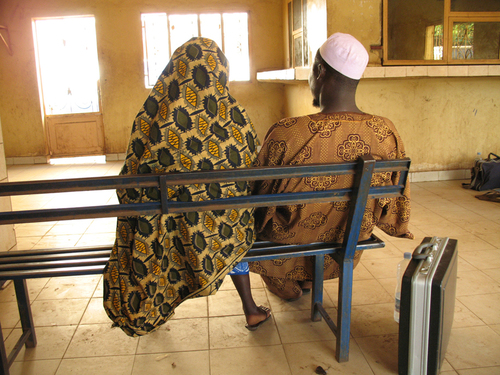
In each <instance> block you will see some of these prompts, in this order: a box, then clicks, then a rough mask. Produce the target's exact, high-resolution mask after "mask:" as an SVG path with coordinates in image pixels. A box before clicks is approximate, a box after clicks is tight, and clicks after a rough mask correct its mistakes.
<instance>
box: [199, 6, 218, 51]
mask: <svg viewBox="0 0 500 375" xmlns="http://www.w3.org/2000/svg"><path fill="white" fill-rule="evenodd" d="M200 29H201V36H203V37H205V38H209V39H212V40H213V41H214V42H215V43H217V45H218V46H219V48H222V23H221V15H220V14H219V13H216V14H200Z"/></svg>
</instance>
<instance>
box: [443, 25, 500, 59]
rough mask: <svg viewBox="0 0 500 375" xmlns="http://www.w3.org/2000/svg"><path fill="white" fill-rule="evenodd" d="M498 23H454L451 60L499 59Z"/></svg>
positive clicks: (499, 35)
mask: <svg viewBox="0 0 500 375" xmlns="http://www.w3.org/2000/svg"><path fill="white" fill-rule="evenodd" d="M499 40H500V22H454V23H453V45H452V54H451V55H452V59H454V60H469V59H474V60H481V59H498V58H500V49H499V44H500V43H499Z"/></svg>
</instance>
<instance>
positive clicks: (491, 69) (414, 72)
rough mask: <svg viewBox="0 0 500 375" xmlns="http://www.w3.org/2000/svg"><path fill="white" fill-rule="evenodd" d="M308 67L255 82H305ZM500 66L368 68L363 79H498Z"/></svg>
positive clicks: (273, 73)
mask: <svg viewBox="0 0 500 375" xmlns="http://www.w3.org/2000/svg"><path fill="white" fill-rule="evenodd" d="M309 70H310V68H308V67H303V68H291V69H282V70H270V71H263V72H257V81H260V82H276V83H296V82H297V81H307V79H308V77H309ZM499 76H500V65H446V66H435V65H434V66H421V65H419V66H368V67H367V68H366V70H365V72H364V73H363V77H362V78H364V79H370V78H371V79H380V78H415V77H434V78H439V77H499Z"/></svg>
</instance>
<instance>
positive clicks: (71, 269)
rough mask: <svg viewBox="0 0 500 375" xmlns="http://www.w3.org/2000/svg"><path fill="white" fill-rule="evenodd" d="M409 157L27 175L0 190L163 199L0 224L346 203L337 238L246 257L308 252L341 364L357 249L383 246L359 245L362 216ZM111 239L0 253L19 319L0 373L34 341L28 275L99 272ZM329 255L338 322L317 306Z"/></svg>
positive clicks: (3, 217) (388, 191)
mask: <svg viewBox="0 0 500 375" xmlns="http://www.w3.org/2000/svg"><path fill="white" fill-rule="evenodd" d="M409 168H410V159H407V158H406V159H401V160H388V161H380V160H379V161H375V160H374V159H373V157H372V156H371V155H365V156H362V157H360V158H359V159H358V161H356V162H348V163H332V164H308V165H301V166H298V165H294V166H280V167H258V168H246V169H233V170H222V171H221V170H218V171H197V172H188V173H175V174H162V175H154V174H149V175H133V176H107V177H98V178H82V179H67V180H46V181H27V182H16V183H2V184H0V196H13V195H23V194H42V193H59V192H74V191H89V190H105V189H123V188H157V189H159V192H160V196H161V201H160V202H154V203H138V204H126V205H104V206H93V207H76V208H59V209H48V210H47V209H40V210H30V211H15V212H1V213H0V225H2V224H14V223H29V222H43V221H55V220H75V219H84V218H103V217H117V216H138V215H155V214H162V213H183V212H193V211H204V210H219V209H227V208H239V207H263V206H283V205H291V204H299V203H313V202H333V201H350V202H351V204H350V209H349V216H348V221H347V227H346V231H345V233H346V234H347V235H346V236H345V238H344V241H343V243H342V244H338V243H313V244H304V245H283V244H276V243H272V242H266V241H257V242H256V243H255V244H254V246H253V247H252V249H250V250H249V251H248V253H247V254H246V256H245V258H244V259H245V260H246V261H254V260H265V259H266V260H267V259H276V258H284V257H296V256H314V258H315V273H314V280H313V288H312V298H311V320H313V321H319V320H321V318H322V317H323V318H324V319H325V321H326V323H327V324H328V326H329V327H330V329H331V330H332V332H333V333H334V334H335V336H336V339H337V345H336V353H335V357H336V359H337V360H338V361H339V362H345V361H348V360H349V338H350V324H351V302H352V282H353V259H354V254H355V251H356V250H367V249H373V248H380V247H383V246H385V244H384V243H383V241H381V240H380V239H379V238H377V237H376V236H374V235H373V236H372V238H371V239H369V240H367V241H363V242H359V243H358V238H359V233H360V228H361V222H362V219H363V214H364V210H365V207H366V202H367V200H368V199H376V198H391V197H398V196H401V195H402V192H403V190H404V188H405V185H406V183H407V180H408V172H409ZM382 172H399V173H400V175H399V181H398V183H397V184H396V185H389V186H372V187H370V182H371V179H372V175H373V174H374V173H382ZM342 174H351V175H354V182H353V186H352V188H346V189H336V190H327V191H314V192H298V193H286V194H269V195H252V196H243V197H231V198H223V199H216V200H211V201H202V202H172V201H168V198H167V187H168V186H173V185H185V184H193V183H216V182H225V181H255V180H273V179H284V178H301V177H309V176H329V175H342ZM111 247H112V245H106V246H94V247H85V248H83V247H82V248H70V249H44V250H31V251H12V252H3V253H0V281H1V280H13V281H14V285H15V290H16V296H17V301H18V307H19V314H20V317H21V324H22V329H23V334H22V336H21V338H20V339H19V340H18V342H17V344H16V345H15V347H14V349H13V350H12V351H11V353H10V354H9V355H7V353H6V350H5V346H4V345H3V336H2V333H1V326H0V340H1V347H0V359H1V367H0V375H2V374H8V373H9V367H10V365H11V364H12V362H13V361H14V359H15V358H16V356H17V354H18V353H19V351H20V350H21V348H22V346H23V345H26V347H34V346H36V335H35V328H34V325H33V318H32V314H31V308H30V302H29V297H28V291H27V287H26V279H29V278H40V277H58V276H76V275H91V274H101V273H102V272H103V268H104V265H105V264H106V262H107V260H108V259H109V253H110V251H111ZM326 254H328V255H331V256H332V257H333V258H334V259H335V260H336V261H337V263H338V264H339V265H340V276H339V290H338V312H337V322H336V323H335V322H333V320H332V319H331V318H330V317H329V315H328V314H327V312H326V311H325V309H324V308H323V304H322V301H323V266H324V257H325V255H326Z"/></svg>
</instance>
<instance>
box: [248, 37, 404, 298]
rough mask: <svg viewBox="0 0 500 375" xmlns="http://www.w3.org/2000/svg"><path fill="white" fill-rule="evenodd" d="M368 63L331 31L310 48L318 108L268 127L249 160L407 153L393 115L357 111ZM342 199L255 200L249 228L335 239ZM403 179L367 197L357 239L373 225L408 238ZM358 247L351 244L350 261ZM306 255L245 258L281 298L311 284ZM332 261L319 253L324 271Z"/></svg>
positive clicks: (273, 237) (282, 188)
mask: <svg viewBox="0 0 500 375" xmlns="http://www.w3.org/2000/svg"><path fill="white" fill-rule="evenodd" d="M367 64H368V53H367V52H366V49H365V48H364V47H363V45H362V44H361V43H360V42H359V41H358V40H357V39H356V38H354V37H353V36H352V35H349V34H343V33H335V34H333V35H332V36H330V37H329V38H328V40H326V41H325V42H324V44H323V45H322V46H321V47H320V48H319V50H318V52H317V53H316V56H315V59H314V63H313V66H312V68H311V71H310V75H309V87H310V89H311V93H312V97H313V105H314V106H315V107H318V108H319V110H320V112H319V113H315V114H310V115H307V116H299V117H292V118H285V119H283V120H281V121H279V122H277V123H276V124H274V125H273V126H272V127H271V128H270V129H269V131H268V133H267V135H266V138H265V140H264V143H263V146H262V149H261V151H260V152H259V155H258V157H257V161H256V162H255V165H256V166H263V165H272V166H278V165H279V166H281V165H290V164H311V163H332V162H349V161H354V160H356V159H357V158H358V157H359V156H360V155H364V154H371V155H373V157H374V158H375V159H400V158H404V157H405V156H406V153H405V150H404V146H403V142H402V140H401V137H400V136H399V134H398V132H397V130H396V128H395V127H394V125H393V123H392V122H391V121H390V120H389V119H387V118H385V117H382V116H376V115H371V114H367V113H364V112H363V111H361V110H360V109H359V108H358V106H357V104H356V98H355V97H356V90H357V87H358V84H359V82H360V79H361V77H362V76H363V72H364V70H365V68H366V66H367ZM397 178H398V176H397V174H396V173H392V174H391V173H382V174H377V175H375V176H374V178H373V181H372V183H373V184H375V185H380V186H381V185H392V184H395V183H396V181H397ZM351 185H352V176H329V177H321V178H303V179H294V180H293V181H290V180H287V181H282V180H274V181H261V182H259V183H256V184H255V185H254V188H253V190H252V194H268V193H270V192H273V193H276V192H283V193H288V192H295V191H312V190H328V189H335V188H346V187H350V186H351ZM347 213H348V203H346V202H335V203H333V204H332V203H317V204H306V205H294V206H284V207H262V208H258V209H256V211H255V230H256V232H257V237H258V239H260V240H267V241H273V242H278V243H286V244H306V243H312V242H342V239H343V236H344V233H345V226H346V220H347ZM409 219H410V185H409V183H408V184H407V185H406V189H405V191H404V193H403V196H402V197H398V198H392V199H383V200H377V199H371V200H369V201H368V203H367V206H366V209H365V214H364V217H363V223H362V225H361V232H360V238H359V240H360V241H362V240H366V239H368V238H369V237H370V236H371V234H372V231H373V229H374V228H375V226H377V227H379V228H380V229H382V230H383V231H384V232H386V233H387V234H389V235H391V236H395V237H403V238H409V239H412V238H413V234H412V233H410V231H409V229H408V223H409ZM361 253H362V252H357V253H356V255H355V258H354V266H356V265H357V264H358V263H359V260H360V258H361V255H362V254H361ZM311 258H312V257H297V258H287V259H276V260H267V261H258V262H251V263H250V265H249V266H250V271H252V272H256V273H259V274H260V275H261V277H262V279H263V280H264V282H265V283H266V285H267V287H268V289H269V290H270V291H271V292H273V293H274V294H276V295H277V296H279V297H281V298H282V299H284V300H287V301H293V300H296V299H298V298H300V297H301V296H302V294H303V293H304V292H307V291H308V290H310V289H309V288H310V285H311V280H312V279H313V261H312V259H311ZM339 271H340V270H339V266H338V264H337V263H336V262H335V260H334V259H333V258H332V257H330V256H329V255H326V256H325V272H324V276H325V279H332V278H336V277H338V276H339Z"/></svg>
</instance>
